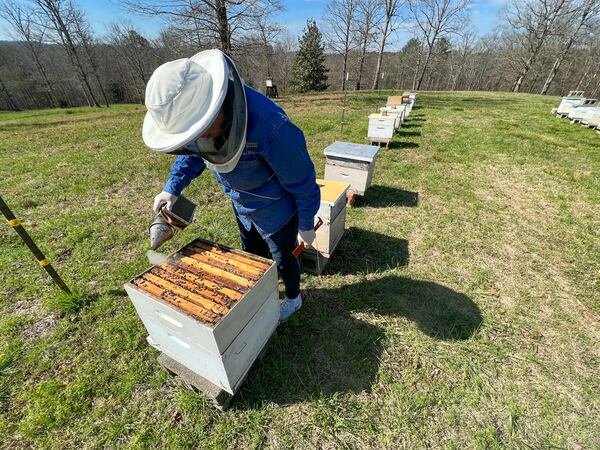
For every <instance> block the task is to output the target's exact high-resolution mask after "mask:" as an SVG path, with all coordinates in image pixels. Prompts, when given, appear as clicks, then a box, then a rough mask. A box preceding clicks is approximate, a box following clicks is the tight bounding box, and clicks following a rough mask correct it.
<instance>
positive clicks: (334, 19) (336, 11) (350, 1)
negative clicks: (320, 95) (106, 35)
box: [323, 0, 358, 91]
mask: <svg viewBox="0 0 600 450" xmlns="http://www.w3.org/2000/svg"><path fill="white" fill-rule="evenodd" d="M357 7H358V1H357V0H330V1H329V3H327V5H326V6H325V13H324V15H323V20H324V21H325V23H326V34H325V36H326V40H327V45H328V47H329V48H330V49H332V50H333V51H334V52H335V53H337V54H340V55H342V74H341V75H342V76H341V86H342V91H345V90H346V72H347V69H348V54H349V53H350V51H351V50H352V49H354V48H355V47H356V35H355V32H354V31H355V30H356V14H357Z"/></svg>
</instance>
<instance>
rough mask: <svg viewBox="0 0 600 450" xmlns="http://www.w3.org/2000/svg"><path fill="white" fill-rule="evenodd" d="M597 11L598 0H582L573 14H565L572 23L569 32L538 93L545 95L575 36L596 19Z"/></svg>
mask: <svg viewBox="0 0 600 450" xmlns="http://www.w3.org/2000/svg"><path fill="white" fill-rule="evenodd" d="M599 12H600V1H599V0H582V1H581V2H580V3H579V5H577V8H576V9H575V10H574V12H573V14H572V15H567V20H568V21H569V22H570V21H571V20H572V21H573V22H574V23H573V24H572V26H571V30H570V33H567V34H566V36H565V38H566V41H565V42H564V43H563V46H562V50H561V51H560V53H559V54H558V56H557V57H556V59H555V60H554V64H553V65H552V68H551V69H550V73H548V77H547V78H546V82H545V83H544V86H543V87H542V91H541V92H540V94H542V95H546V94H547V93H548V89H550V85H551V84H552V82H553V81H554V78H555V77H556V74H557V73H558V70H559V69H560V66H561V64H562V63H563V61H564V60H565V58H566V56H567V54H568V53H569V51H570V50H571V47H572V46H573V44H574V43H575V41H576V40H577V38H578V37H579V36H580V34H581V33H582V32H583V31H585V30H586V28H588V26H589V25H590V23H591V22H592V21H594V20H597V19H598V14H599ZM572 16H574V17H572ZM588 31H589V30H588Z"/></svg>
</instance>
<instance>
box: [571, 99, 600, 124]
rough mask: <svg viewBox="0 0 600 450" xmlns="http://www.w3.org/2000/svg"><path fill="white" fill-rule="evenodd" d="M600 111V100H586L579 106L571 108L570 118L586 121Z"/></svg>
mask: <svg viewBox="0 0 600 450" xmlns="http://www.w3.org/2000/svg"><path fill="white" fill-rule="evenodd" d="M597 109H598V100H596V99H593V98H586V99H585V100H583V101H582V102H581V103H580V104H579V105H577V106H574V107H573V108H571V112H569V114H568V116H569V119H571V120H576V121H585V120H586V119H587V117H588V115H589V114H590V113H593V112H594V111H596V110H597Z"/></svg>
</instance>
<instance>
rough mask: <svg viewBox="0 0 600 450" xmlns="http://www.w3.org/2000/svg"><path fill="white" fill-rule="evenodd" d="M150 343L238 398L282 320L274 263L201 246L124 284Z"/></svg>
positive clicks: (193, 246) (186, 249)
mask: <svg viewBox="0 0 600 450" xmlns="http://www.w3.org/2000/svg"><path fill="white" fill-rule="evenodd" d="M125 289H126V291H127V293H128V294H129V297H130V298H131V300H132V302H133V305H134V306H135V309H136V311H137V313H138V315H139V316H140V318H141V320H142V322H143V323H144V326H145V327H146V329H147V331H148V334H149V336H148V342H149V343H150V344H151V345H152V346H153V347H155V348H157V349H158V350H160V351H161V352H163V353H164V354H165V355H167V356H168V357H170V358H172V359H173V360H175V361H177V362H178V363H180V364H182V365H183V366H185V367H187V368H188V369H190V370H191V371H193V372H194V373H197V374H198V375H200V376H201V377H203V378H204V379H206V380H208V381H210V382H211V383H213V384H214V385H215V386H217V387H219V388H221V389H223V390H224V391H227V392H229V393H230V394H234V393H235V392H236V390H237V389H238V388H239V386H240V384H241V383H242V382H243V380H244V379H245V376H246V374H247V373H248V371H249V369H250V367H251V366H252V364H253V362H254V361H255V359H256V358H257V356H258V355H259V353H260V352H261V350H262V349H263V348H264V346H265V345H266V343H267V341H268V340H269V338H270V336H271V334H272V333H273V332H274V330H275V328H276V326H277V323H278V320H279V298H278V286H277V268H276V267H275V264H274V263H273V261H270V260H267V259H264V258H259V257H256V256H254V255H249V254H247V253H244V252H240V251H237V250H232V249H229V248H227V247H223V246H219V245H216V244H213V243H210V242H207V241H202V240H196V241H194V242H192V243H190V244H188V245H187V246H185V247H183V248H182V249H180V250H179V251H178V252H176V253H175V254H173V255H171V256H170V257H169V258H168V260H167V262H165V263H163V264H160V265H158V266H154V267H152V268H150V269H149V270H147V271H146V272H144V273H142V274H141V275H139V276H138V277H136V278H134V279H133V280H132V281H131V282H129V283H127V284H126V285H125Z"/></svg>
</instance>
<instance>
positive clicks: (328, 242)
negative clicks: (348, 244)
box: [312, 179, 350, 257]
mask: <svg viewBox="0 0 600 450" xmlns="http://www.w3.org/2000/svg"><path fill="white" fill-rule="evenodd" d="M317 184H318V185H319V188H320V189H321V206H320V207H319V211H318V212H317V217H319V218H321V219H322V220H323V225H321V227H320V228H319V229H318V230H317V231H316V238H315V241H314V243H313V245H312V247H313V249H314V250H316V251H318V252H320V253H322V254H323V255H325V256H327V257H329V256H331V254H332V253H333V251H334V250H335V247H336V246H337V245H338V243H339V242H340V239H342V236H343V235H344V229H345V227H346V193H347V192H348V189H350V184H348V183H346V182H343V181H333V180H322V179H317Z"/></svg>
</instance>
